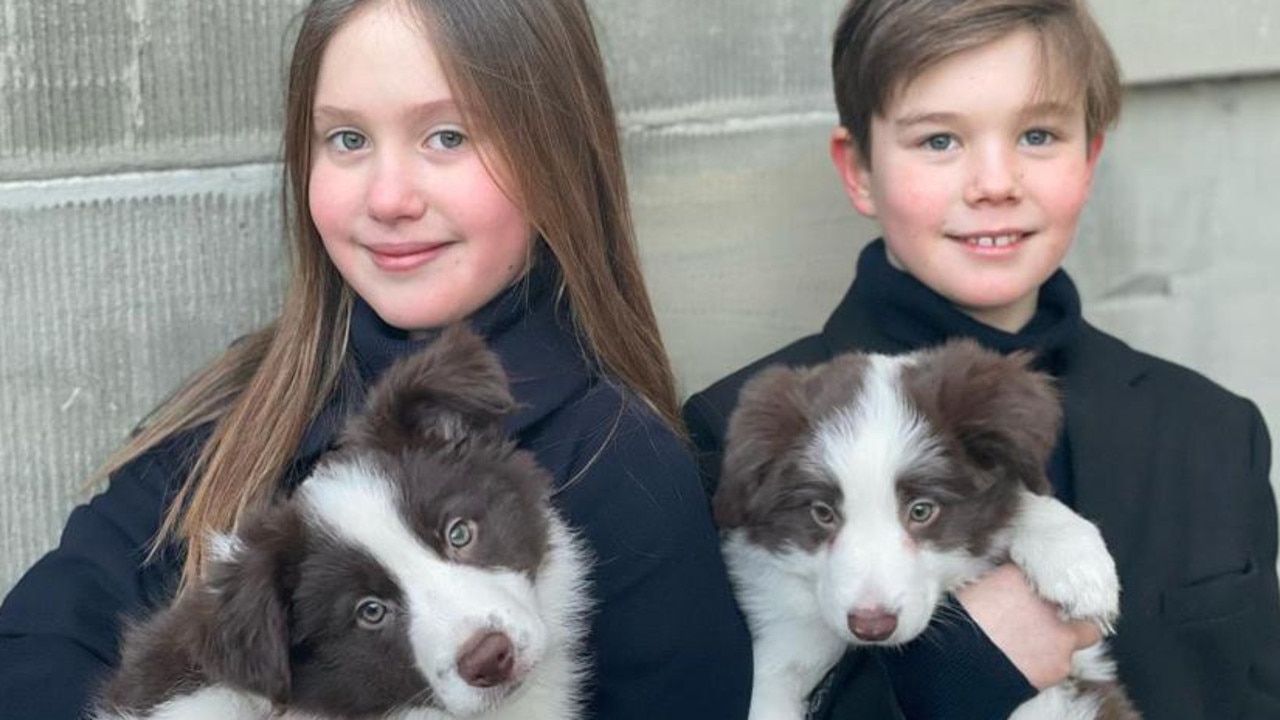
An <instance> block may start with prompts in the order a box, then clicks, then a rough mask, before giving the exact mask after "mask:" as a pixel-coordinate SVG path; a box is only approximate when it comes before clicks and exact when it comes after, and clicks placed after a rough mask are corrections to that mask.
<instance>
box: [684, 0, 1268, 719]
mask: <svg viewBox="0 0 1280 720" xmlns="http://www.w3.org/2000/svg"><path fill="white" fill-rule="evenodd" d="M832 65H833V71H834V80H835V95H836V104H837V107H838V109H839V114H840V124H841V127H840V128H838V129H837V130H836V131H835V133H834V134H833V136H832V140H831V155H832V159H833V161H834V163H835V166H836V168H837V170H838V171H839V174H840V176H841V178H842V180H843V183H844V187H845V190H846V192H847V193H848V195H849V197H850V199H851V201H852V202H853V205H854V207H855V208H856V209H857V210H858V211H859V212H860V213H862V214H863V215H866V216H868V217H872V218H875V219H876V220H877V222H878V223H879V225H880V226H881V229H882V231H883V235H884V236H883V238H882V239H881V240H877V241H876V242H874V243H872V244H871V245H869V246H868V247H867V248H866V249H865V250H864V251H863V253H862V255H861V257H860V258H859V261H858V268H857V273H856V279H855V281H854V283H853V286H852V287H851V288H850V290H849V292H848V294H847V295H846V296H845V298H844V299H843V300H842V301H841V303H840V305H839V306H838V307H837V308H836V310H835V312H834V313H833V314H832V316H831V318H830V319H829V320H828V321H827V323H826V325H825V326H824V328H823V330H822V332H821V333H819V334H817V335H812V336H809V337H806V338H803V339H801V340H798V341H796V342H795V343H792V344H791V345H788V346H787V347H785V348H783V349H781V350H779V351H777V352H775V353H773V354H772V355H769V356H768V357H765V358H763V359H761V360H759V361H757V362H756V363H753V364H751V365H750V366H748V367H746V368H744V369H742V370H740V371H738V372H737V373H734V374H733V375H730V376H729V377H727V378H725V379H724V380H721V381H720V382H719V383H716V384H715V385H713V386H712V387H711V388H709V389H707V390H705V391H704V392H702V393H699V394H697V395H694V396H693V397H692V398H690V399H689V401H688V402H687V403H686V405H685V418H686V422H687V423H688V425H689V428H690V431H691V434H692V436H693V438H694V441H695V443H696V444H697V445H698V446H699V449H700V450H701V451H702V464H703V471H704V475H705V479H706V480H707V481H708V482H711V483H714V482H715V481H716V480H717V479H718V476H719V471H720V452H721V451H722V449H723V441H724V433H725V426H726V422H727V419H728V417H729V414H730V412H731V411H732V410H733V406H734V403H735V402H736V397H737V392H738V389H739V388H740V387H741V385H742V383H743V382H744V381H745V380H746V379H747V378H748V377H750V376H751V375H752V374H753V373H754V372H756V371H757V370H759V369H761V368H763V367H765V366H767V365H771V364H776V363H785V364H789V365H795V366H804V365H813V364H816V363H820V362H823V361H825V360H827V359H829V358H830V357H832V356H833V355H836V354H838V353H841V352H846V351H851V350H865V351H875V352H890V353H897V352H905V351H910V350H913V349H916V348H920V347H926V346H930V345H934V344H937V343H940V342H942V341H943V340H945V339H946V338H949V337H954V336H968V337H972V338H974V339H976V340H978V341H979V342H980V343H982V344H983V345H985V346H987V347H989V348H992V349H994V350H998V351H1001V352H1009V351H1012V350H1018V349H1030V350H1034V351H1035V352H1036V354H1037V357H1038V361H1037V363H1038V367H1040V369H1042V370H1045V371H1047V372H1049V373H1051V374H1052V375H1054V376H1055V377H1056V378H1057V380H1058V383H1059V386H1060V388H1061V389H1062V392H1063V398H1064V399H1063V403H1064V410H1065V416H1066V419H1065V423H1064V428H1063V434H1062V437H1061V438H1060V440H1059V443H1058V447H1057V449H1056V450H1055V452H1054V457H1053V459H1052V461H1051V463H1050V467H1049V468H1048V471H1049V475H1050V478H1051V479H1052V481H1053V483H1054V487H1055V492H1056V494H1057V495H1058V496H1059V497H1060V498H1061V499H1063V500H1064V501H1065V502H1067V503H1068V504H1070V505H1072V506H1073V507H1074V508H1075V509H1076V510H1077V511H1078V512H1080V513H1081V514H1082V515H1084V516H1086V517H1088V518H1090V519H1091V520H1093V521H1094V522H1096V523H1097V524H1098V525H1099V526H1100V528H1101V529H1102V532H1103V535H1104V537H1105V538H1106V540H1107V544H1108V547H1109V548H1110V549H1111V551H1112V554H1113V555H1114V557H1115V559H1116V561H1117V564H1118V566H1119V569H1120V575H1121V586H1122V588H1123V594H1122V609H1121V624H1120V628H1119V632H1118V634H1117V635H1116V636H1115V637H1114V638H1113V639H1112V641H1111V644H1112V648H1113V651H1114V655H1115V657H1116V658H1117V661H1118V664H1119V673H1120V679H1121V681H1122V682H1123V683H1125V685H1126V686H1127V688H1128V691H1129V693H1130V695H1131V696H1132V697H1133V699H1134V701H1135V703H1136V704H1137V706H1138V708H1139V710H1141V711H1142V712H1143V713H1144V714H1145V716H1146V717H1148V718H1161V719H1162V720H1182V719H1186V720H1190V719H1192V718H1196V719H1203V720H1207V719H1209V718H1225V717H1233V718H1239V717H1243V718H1250V719H1253V718H1257V719H1258V720H1261V719H1262V718H1277V717H1280V596H1278V595H1277V588H1276V574H1275V563H1276V541H1277V529H1276V518H1275V505H1274V501H1273V498H1272V493H1271V486H1270V483H1269V480H1268V473H1269V469H1270V441H1269V439H1268V436H1267V431H1266V428H1265V425H1264V423H1263V420H1262V417H1261V415H1260V414H1259V413H1258V410H1257V408H1256V407H1255V406H1254V405H1253V403H1251V402H1249V401H1248V400H1245V399H1243V398H1240V397H1237V396H1235V395H1232V394H1230V393H1228V392H1227V391H1225V390H1223V389H1222V388H1220V387H1218V386H1216V385H1214V384H1212V383H1211V382H1210V381H1208V380H1206V379H1205V378H1203V377H1201V376H1199V375H1197V374H1195V373H1193V372H1191V371H1189V370H1186V369H1184V368H1181V367H1178V366H1175V365H1173V364H1170V363H1168V362H1165V361H1162V360H1159V359H1156V358H1153V357H1151V356H1148V355H1144V354H1142V353H1139V352H1137V351H1135V350H1132V349H1130V348H1129V347H1127V346H1126V345H1124V344H1123V343H1121V342H1119V341H1118V340H1116V339H1114V338H1112V337H1110V336H1108V335H1106V334H1104V333H1102V332H1100V331H1098V330H1097V329H1095V328H1093V327H1092V326H1090V325H1089V324H1088V323H1087V322H1085V321H1084V320H1083V318H1082V317H1081V314H1080V305H1079V296H1078V294H1077V293H1076V290H1075V286H1074V285H1073V284H1072V282H1071V280H1070V278H1069V277H1068V276H1067V275H1066V274H1065V272H1063V271H1062V270H1061V269H1060V267H1059V266H1060V264H1061V261H1062V258H1063V256H1064V255H1065V253H1066V251H1067V249H1068V248H1069V246H1070V244H1071V241H1072V239H1073V237H1074V235H1075V232H1076V226H1077V221H1078V219H1079V216H1080V212H1081V210H1082V208H1083V206H1084V202H1085V200H1086V199H1087V196H1088V192H1089V188H1090V184H1091V182H1092V177H1093V171H1094V168H1095V166H1096V164H1097V161H1098V157H1099V154H1100V153H1101V150H1102V146H1103V137H1104V132H1105V130H1106V129H1107V128H1108V127H1109V126H1110V125H1111V124H1112V123H1113V122H1114V120H1115V118H1116V117H1117V115H1118V112H1119V104H1120V102H1119V101H1120V83H1119V74H1118V71H1117V68H1116V64H1115V60H1114V57H1113V55H1112V53H1111V50H1110V48H1109V47H1108V45H1107V43H1106V40H1105V38H1104V37H1103V35H1102V33H1101V31H1100V29H1099V28H1098V27H1097V25H1096V24H1095V22H1094V21H1093V19H1092V18H1091V17H1090V15H1089V13H1088V10H1087V8H1086V7H1084V5H1083V4H1082V2H1081V1H1080V0H850V3H849V5H848V6H847V7H846V8H845V11H844V13H843V14H842V16H841V19H840V23H839V26H838V28H837V30H836V33H835V51H834V55H833V60H832ZM954 609H955V610H957V611H959V612H962V613H966V614H967V615H968V616H969V617H971V618H972V619H973V620H974V623H967V622H948V623H935V625H934V627H932V628H931V629H930V631H929V633H930V639H929V641H928V642H918V643H915V644H914V645H909V646H908V647H907V648H905V649H904V650H903V651H902V652H893V653H887V652H886V653H879V654H873V653H872V652H852V653H849V654H848V656H847V657H846V659H845V661H844V662H843V663H842V664H841V665H840V666H838V667H837V668H836V670H835V671H833V673H832V675H831V676H830V677H829V678H828V680H827V681H826V682H825V683H824V684H823V685H822V686H820V691H819V692H818V693H817V694H816V695H817V697H815V702H814V703H813V704H814V705H815V706H817V707H818V712H817V714H818V716H820V717H841V718H843V717H866V718H876V717H891V716H895V715H897V714H898V713H901V714H902V715H905V716H906V717H908V718H926V717H946V718H975V719H977V718H1000V717H1007V716H1008V715H1009V714H1010V712H1012V710H1013V709H1014V708H1016V707H1017V705H1018V704H1020V703H1021V702H1022V701H1024V700H1026V699H1027V698H1028V697H1030V695H1031V694H1032V693H1033V692H1034V691H1035V688H1041V687H1046V686H1048V685H1050V684H1053V683H1055V682H1058V681H1059V680H1061V679H1063V678H1064V677H1065V675H1066V673H1067V668H1068V661H1069V657H1070V653H1071V651H1072V650H1074V649H1076V648H1078V647H1082V646H1085V645H1088V644H1090V643H1092V642H1095V641H1096V640H1097V636H1096V635H1094V634H1092V633H1090V632H1089V631H1087V630H1086V629H1083V628H1080V627H1075V626H1071V625H1067V624H1065V623H1063V622H1061V621H1059V620H1058V619H1057V617H1056V614H1055V613H1054V612H1053V609H1052V608H1047V607H1045V606H1044V604H1043V603H1041V602H1039V601H1038V600H1037V599H1036V598H1034V596H1033V595H1032V593H1031V592H1030V590H1029V588H1028V587H1027V584H1026V582H1025V580H1024V579H1023V578H1022V577H1021V574H1020V573H1018V572H1017V571H1016V570H1014V569H1012V568H1009V567H1006V568H1000V569H998V570H997V571H995V572H993V573H992V575H991V576H988V578H986V579H984V580H983V581H980V582H978V583H976V584H975V585H973V586H971V587H969V588H966V589H965V591H963V592H961V593H960V594H959V598H958V599H957V600H956V603H955V605H954ZM975 626H976V627H977V628H980V632H975V631H974V630H972V628H973V627H975ZM886 678H887V679H888V681H889V682H888V683H886V682H885V679H886ZM890 684H891V685H892V692H891V690H890V687H889V685H890ZM894 694H896V707H895V699H894V697H893V695H894Z"/></svg>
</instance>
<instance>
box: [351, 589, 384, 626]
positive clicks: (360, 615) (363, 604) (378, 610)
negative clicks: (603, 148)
mask: <svg viewBox="0 0 1280 720" xmlns="http://www.w3.org/2000/svg"><path fill="white" fill-rule="evenodd" d="M387 614H388V611H387V605H386V603H384V602H382V601H381V600H379V599H378V598H374V597H368V598H363V599H362V600H360V602H358V603H356V622H357V623H359V624H360V627H363V628H365V629H367V630H372V629H374V628H376V627H378V626H379V625H381V624H382V623H383V621H385V620H386V619H387Z"/></svg>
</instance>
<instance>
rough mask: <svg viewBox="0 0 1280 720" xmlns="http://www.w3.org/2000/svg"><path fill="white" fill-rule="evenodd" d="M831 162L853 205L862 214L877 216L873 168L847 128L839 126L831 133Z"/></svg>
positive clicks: (871, 216)
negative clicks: (872, 175)
mask: <svg viewBox="0 0 1280 720" xmlns="http://www.w3.org/2000/svg"><path fill="white" fill-rule="evenodd" d="M830 149H831V162H832V164H834V165H835V166H836V172H837V173H839V174H840V182H841V183H843V184H844V192H845V194H846V195H848V196H849V200H850V201H852V202H853V207H854V208H855V209H856V210H857V211H858V212H859V213H861V214H862V215H865V216H866V217H869V218H873V217H875V216H876V203H875V198H874V197H872V195H871V168H870V165H869V164H868V163H866V162H864V160H863V157H862V152H861V151H860V150H859V149H858V143H857V142H855V141H854V139H853V135H852V134H850V133H849V130H848V129H847V128H843V127H838V128H836V129H835V130H834V131H833V132H832V133H831V148H830Z"/></svg>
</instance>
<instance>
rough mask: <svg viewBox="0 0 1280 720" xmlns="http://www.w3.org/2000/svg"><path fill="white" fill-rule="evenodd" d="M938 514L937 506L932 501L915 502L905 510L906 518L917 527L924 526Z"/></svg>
mask: <svg viewBox="0 0 1280 720" xmlns="http://www.w3.org/2000/svg"><path fill="white" fill-rule="evenodd" d="M937 514H938V504H937V503H935V502H934V501H932V500H917V501H915V502H913V503H911V506H910V507H909V508H907V518H908V519H910V520H911V522H913V523H915V524H917V525H924V524H926V523H928V522H930V521H932V520H933V518H934V517H935V516H936V515H937Z"/></svg>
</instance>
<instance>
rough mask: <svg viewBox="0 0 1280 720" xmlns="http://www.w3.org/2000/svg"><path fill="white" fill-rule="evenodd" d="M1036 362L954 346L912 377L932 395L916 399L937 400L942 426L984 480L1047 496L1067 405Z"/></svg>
mask: <svg viewBox="0 0 1280 720" xmlns="http://www.w3.org/2000/svg"><path fill="white" fill-rule="evenodd" d="M1032 360H1033V356H1032V355H1031V354H1030V353H1027V352H1016V353H1013V354H1010V355H1000V354H999V353H996V352H993V351H990V350H985V349H983V348H982V347H981V346H979V345H978V344H977V343H976V342H974V341H972V340H967V339H966V340H953V341H950V342H948V343H947V344H945V345H943V346H941V347H940V348H937V349H934V350H931V351H928V352H926V353H925V354H924V356H923V357H922V359H921V362H920V363H919V365H917V366H916V367H914V368H909V369H908V370H907V371H906V376H907V378H908V379H907V382H908V384H909V385H913V386H915V387H920V386H925V387H926V388H928V389H927V390H925V392H923V393H919V392H917V393H915V394H916V397H917V398H920V397H926V398H927V397H929V396H932V398H933V408H932V409H933V411H934V412H936V414H937V416H938V417H937V418H935V421H938V422H939V424H940V425H941V426H942V427H943V428H948V429H950V431H951V432H953V433H954V436H955V439H956V440H957V441H958V442H959V445H960V447H961V448H962V450H963V452H964V453H965V455H966V456H967V457H968V458H969V460H970V461H971V462H972V463H973V464H974V465H975V466H976V467H977V468H978V469H979V470H981V471H982V475H983V476H984V477H986V478H987V479H988V480H990V481H995V480H996V479H998V478H1001V477H1006V478H1009V479H1012V480H1016V481H1017V482H1020V483H1022V484H1023V485H1025V486H1026V487H1027V488H1029V489H1030V490H1032V491H1033V492H1037V493H1042V494H1044V493H1048V492H1049V491H1050V487H1049V480H1048V477H1047V476H1046V474H1045V466H1046V465H1047V464H1048V462H1049V456H1050V455H1051V453H1052V452H1053V448H1054V446H1055V445H1056V444H1057V442H1058V432H1059V428H1060V427H1061V423H1062V406H1061V403H1060V401H1059V397H1058V393H1057V390H1056V389H1055V387H1054V384H1053V379H1052V378H1051V377H1049V376H1048V375H1046V374H1044V373H1041V372H1037V371H1035V370H1032V369H1031V362H1032ZM924 404H925V405H926V407H927V405H928V404H929V403H927V402H926V403H924ZM926 411H927V412H928V410H926Z"/></svg>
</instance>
